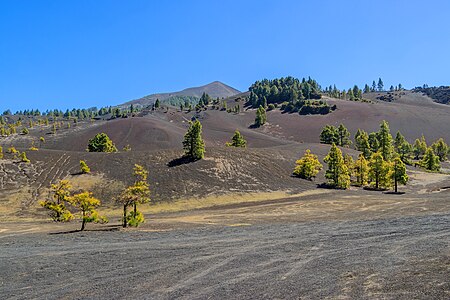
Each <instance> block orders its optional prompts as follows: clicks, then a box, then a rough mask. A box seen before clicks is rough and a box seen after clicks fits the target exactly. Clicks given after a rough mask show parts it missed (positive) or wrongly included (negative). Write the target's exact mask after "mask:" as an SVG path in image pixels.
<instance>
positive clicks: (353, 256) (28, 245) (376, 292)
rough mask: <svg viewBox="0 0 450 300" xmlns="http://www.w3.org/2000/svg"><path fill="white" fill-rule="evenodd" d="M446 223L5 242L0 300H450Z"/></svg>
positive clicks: (429, 219) (411, 220) (311, 225)
mask: <svg viewBox="0 0 450 300" xmlns="http://www.w3.org/2000/svg"><path fill="white" fill-rule="evenodd" d="M449 225H450V215H449V214H447V213H443V214H431V215H425V216H412V217H398V218H388V219H377V220H364V221H320V222H317V221H312V222H304V223H278V224H259V225H252V226H236V227H230V226H205V227H199V228H189V229H176V230H172V231H160V232H150V231H90V232H83V233H81V232H74V233H66V234H48V233H32V234H21V235H5V236H3V237H2V236H0V298H1V299H174V298H181V299H299V298H301V299H324V298H333V299H335V298H339V299H345V298H355V299H373V298H382V299H448V298H449V296H450V283H449V280H448V279H449V278H450V254H449V241H450V226H449Z"/></svg>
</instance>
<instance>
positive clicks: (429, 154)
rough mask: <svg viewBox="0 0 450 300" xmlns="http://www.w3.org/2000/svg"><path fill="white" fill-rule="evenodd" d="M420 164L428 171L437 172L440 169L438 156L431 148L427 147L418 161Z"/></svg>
mask: <svg viewBox="0 0 450 300" xmlns="http://www.w3.org/2000/svg"><path fill="white" fill-rule="evenodd" d="M420 165H421V166H422V167H423V168H425V169H427V170H428V171H432V172H438V171H439V170H440V169H441V164H440V162H439V156H437V155H436V154H434V151H433V148H431V147H429V148H427V150H426V151H425V154H424V156H423V158H422V160H421V161H420Z"/></svg>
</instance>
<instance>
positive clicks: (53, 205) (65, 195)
mask: <svg viewBox="0 0 450 300" xmlns="http://www.w3.org/2000/svg"><path fill="white" fill-rule="evenodd" d="M71 188H72V186H71V185H70V182H69V181H68V180H60V181H59V182H58V183H55V184H52V185H51V188H50V194H51V199H48V200H45V201H41V202H40V205H41V206H42V207H44V208H46V209H48V210H49V211H50V217H51V218H52V219H53V221H55V222H68V221H70V220H72V219H73V215H72V213H71V212H70V211H69V210H68V209H67V207H66V203H67V202H68V200H69V198H70V189H71Z"/></svg>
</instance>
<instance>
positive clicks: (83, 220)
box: [81, 211, 86, 231]
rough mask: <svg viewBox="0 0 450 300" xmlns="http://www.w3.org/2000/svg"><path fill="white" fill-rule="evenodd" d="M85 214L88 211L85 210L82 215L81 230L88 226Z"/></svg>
mask: <svg viewBox="0 0 450 300" xmlns="http://www.w3.org/2000/svg"><path fill="white" fill-rule="evenodd" d="M85 215H86V212H85V211H83V217H82V221H81V231H83V230H84V227H85V226H86V219H85Z"/></svg>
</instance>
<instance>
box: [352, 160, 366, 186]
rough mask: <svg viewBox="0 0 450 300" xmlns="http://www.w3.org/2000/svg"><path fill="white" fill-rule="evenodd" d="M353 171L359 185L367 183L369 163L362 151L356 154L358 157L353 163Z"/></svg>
mask: <svg viewBox="0 0 450 300" xmlns="http://www.w3.org/2000/svg"><path fill="white" fill-rule="evenodd" d="M353 172H354V174H355V177H356V182H357V183H358V184H359V185H360V186H364V185H366V184H367V179H368V173H369V165H368V163H367V160H366V158H365V156H364V154H363V153H361V154H360V155H359V156H358V159H357V160H356V161H355V163H354V164H353Z"/></svg>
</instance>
